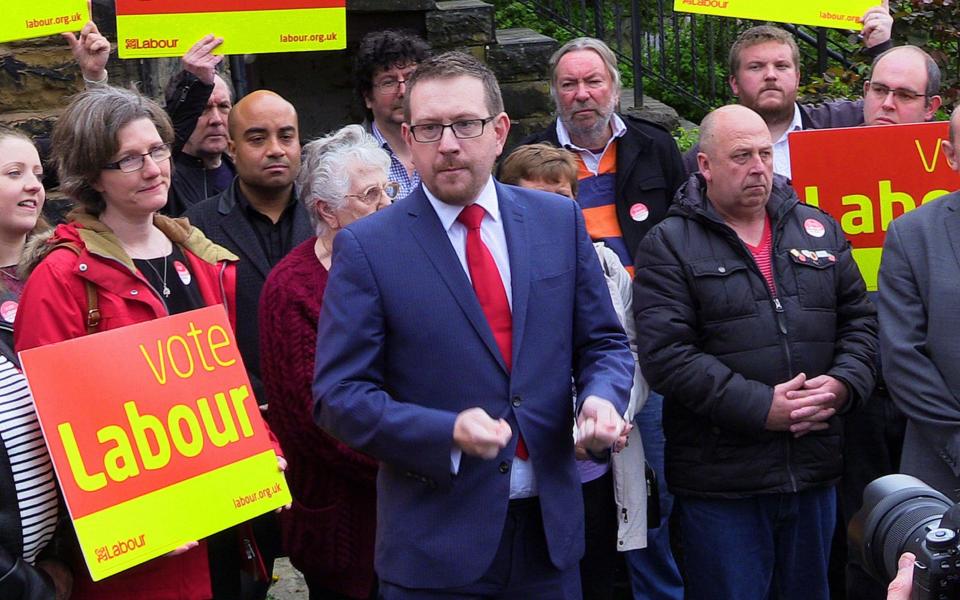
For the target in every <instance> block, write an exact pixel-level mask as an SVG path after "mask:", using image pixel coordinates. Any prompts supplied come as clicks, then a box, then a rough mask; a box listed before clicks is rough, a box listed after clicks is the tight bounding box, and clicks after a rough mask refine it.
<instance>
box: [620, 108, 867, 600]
mask: <svg viewBox="0 0 960 600" xmlns="http://www.w3.org/2000/svg"><path fill="white" fill-rule="evenodd" d="M701 148H702V151H701V153H700V155H699V162H700V165H699V166H700V173H697V174H696V175H693V176H691V178H690V179H689V180H688V182H687V184H686V185H685V186H684V187H682V188H681V189H680V192H678V194H677V198H676V201H675V204H674V206H673V207H671V209H670V212H669V213H668V216H667V218H666V219H665V220H664V221H662V222H661V223H660V224H659V225H658V226H656V227H655V228H653V229H652V230H651V231H650V233H648V234H647V236H646V237H645V238H644V239H643V241H642V242H641V244H640V247H639V250H638V252H637V261H636V280H635V288H634V295H635V299H634V311H635V315H636V320H637V331H638V333H639V335H638V343H639V345H640V363H641V366H642V368H643V373H644V375H645V376H646V377H647V379H648V380H649V381H650V383H651V385H652V386H653V387H654V388H655V389H657V390H660V391H661V393H663V395H664V397H665V401H664V415H663V426H664V430H665V433H666V437H667V447H666V463H667V480H668V481H669V484H670V489H671V491H672V492H673V493H674V494H675V495H676V496H677V503H676V507H677V508H678V509H679V516H680V521H681V529H682V531H683V532H684V539H683V548H684V556H685V562H686V565H687V567H688V569H691V568H692V569H695V573H691V575H694V576H691V577H688V578H686V584H687V590H686V591H687V597H688V598H693V599H697V598H764V597H778V598H781V599H784V598H798V599H799V598H803V599H804V600H809V599H815V598H823V599H824V600H825V599H826V598H828V597H829V592H828V589H827V563H828V558H829V550H830V541H831V537H832V533H833V529H834V523H835V519H836V516H835V514H836V498H835V491H834V484H835V483H836V481H837V479H839V477H840V473H841V464H842V458H841V455H840V448H841V433H840V432H841V426H840V422H839V419H838V418H837V414H838V413H844V412H846V411H849V410H850V409H851V408H852V407H854V406H856V405H858V404H859V403H861V402H862V401H863V399H865V398H867V397H868V396H869V394H870V391H871V389H872V387H873V383H874V356H875V354H876V346H877V323H876V317H875V310H874V308H873V307H872V305H871V304H870V303H869V302H868V301H867V296H866V289H865V286H864V283H863V280H862V278H861V276H860V272H859V270H858V269H857V266H856V264H855V263H854V261H853V258H852V256H851V254H850V248H849V245H848V243H847V241H846V239H845V238H844V236H843V232H842V231H841V229H840V226H839V225H838V224H837V223H836V222H835V221H834V220H833V219H832V218H831V217H830V216H829V215H827V214H826V213H824V212H822V211H820V210H819V209H817V208H815V207H813V206H808V205H805V204H802V203H800V202H799V200H798V199H797V197H796V195H795V194H794V192H793V191H792V189H791V188H790V187H789V186H788V185H787V182H786V179H784V178H782V177H780V176H774V175H773V170H772V154H773V152H772V142H771V140H770V133H769V131H768V130H767V127H766V125H765V124H764V122H763V120H762V119H761V118H760V116H759V115H757V114H756V113H754V112H753V111H751V110H750V109H748V108H746V107H743V106H737V105H733V106H725V107H723V108H720V109H718V110H716V111H714V112H713V113H711V114H710V115H708V117H707V118H706V119H705V120H704V125H703V127H702V137H701Z"/></svg>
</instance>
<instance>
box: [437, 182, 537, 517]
mask: <svg viewBox="0 0 960 600" xmlns="http://www.w3.org/2000/svg"><path fill="white" fill-rule="evenodd" d="M423 191H424V193H425V194H426V196H427V200H429V202H430V205H431V206H432V207H433V210H434V211H435V212H436V213H437V217H439V218H440V223H441V224H442V225H443V229H444V231H446V232H447V237H449V238H450V244H451V245H452V246H453V250H454V251H455V252H456V253H457V258H459V259H460V266H462V267H463V271H464V273H466V274H467V279H470V269H469V268H468V267H467V227H466V226H465V225H464V224H463V223H460V222H459V221H457V217H458V216H460V212H461V211H462V210H463V207H462V206H455V205H452V204H446V203H444V202H443V201H442V200H439V199H437V197H436V196H434V195H433V194H431V193H430V190H428V189H427V186H426V185H424V186H423ZM474 203H475V204H479V205H480V206H482V207H483V209H484V210H485V211H486V214H485V215H484V216H483V221H481V222H480V238H481V239H482V240H483V243H484V244H486V246H487V249H488V250H490V254H491V255H493V260H494V262H495V263H497V270H498V271H500V278H501V279H503V288H504V289H505V290H506V292H507V302H508V303H509V304H510V309H511V310H512V309H513V290H512V289H511V279H510V254H509V252H508V251H507V236H506V234H505V233H504V231H503V219H502V218H501V216H500V204H499V202H498V200H497V188H496V187H495V186H494V184H493V177H492V176H491V177H490V179H489V180H487V184H486V185H485V186H484V187H483V190H482V191H481V192H480V195H479V196H478V197H477V199H476V200H475V201H474ZM471 283H472V280H471ZM492 416H493V415H491V417H492ZM517 433H518V432H517V431H514V432H513V435H517ZM462 455H463V451H462V450H460V448H456V447H455V448H452V449H451V451H450V468H451V471H452V472H453V473H454V474H456V473H457V472H458V471H459V470H460V458H461V457H462ZM536 495H537V478H536V475H535V474H534V472H533V465H532V464H531V463H530V461H529V460H520V459H519V458H514V460H513V466H512V468H511V469H510V498H511V499H515V498H527V497H530V496H536Z"/></svg>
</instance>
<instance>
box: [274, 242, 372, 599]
mask: <svg viewBox="0 0 960 600" xmlns="http://www.w3.org/2000/svg"><path fill="white" fill-rule="evenodd" d="M315 242H316V238H315V237H314V238H311V239H308V240H307V241H305V242H303V243H301V244H300V245H299V246H297V247H296V248H294V249H293V250H292V251H291V252H290V254H288V255H287V256H286V257H285V258H284V259H283V260H281V261H280V262H279V263H277V266H276V267H274V269H273V270H272V271H271V272H270V276H269V277H268V278H267V281H266V284H265V285H264V287H263V292H262V294H263V295H262V296H261V299H260V366H261V372H262V375H263V382H264V387H265V389H266V394H267V401H268V402H269V409H268V411H267V420H268V422H269V423H270V426H271V428H272V429H273V431H274V433H275V434H276V436H277V437H278V438H279V440H280V445H281V446H282V447H283V451H284V456H285V457H286V459H287V462H288V465H289V466H288V467H287V472H286V476H287V481H288V482H289V485H290V490H291V492H292V493H293V498H294V500H293V509H292V510H290V511H284V512H283V513H281V515H280V519H281V528H282V530H283V542H284V549H285V550H286V551H287V553H288V554H289V556H290V561H291V562H292V563H293V565H294V566H295V567H296V568H297V569H299V570H300V571H301V572H303V573H304V574H305V575H306V577H307V581H308V582H311V583H313V584H315V585H319V586H322V587H323V588H324V589H326V590H330V591H334V592H338V593H340V594H343V595H346V596H348V597H351V598H368V597H369V595H370V592H371V589H372V586H373V584H374V581H375V575H374V572H373V547H374V533H375V528H376V473H377V463H376V461H374V460H373V459H372V458H370V457H368V456H366V455H364V454H360V453H358V452H355V451H353V450H351V449H350V448H348V447H347V446H346V445H344V444H343V443H341V442H340V441H338V440H336V439H334V438H333V437H331V436H329V435H327V434H326V433H325V432H323V431H322V430H321V429H320V428H319V427H318V426H317V425H316V424H315V423H314V420H313V394H312V392H311V384H312V383H313V365H314V354H315V352H316V343H317V319H318V317H319V315H320V305H321V302H322V299H323V291H324V289H325V288H326V285H327V270H326V269H325V268H324V267H323V266H322V265H321V264H320V262H319V261H318V260H317V257H316V255H315V254H314V244H315Z"/></svg>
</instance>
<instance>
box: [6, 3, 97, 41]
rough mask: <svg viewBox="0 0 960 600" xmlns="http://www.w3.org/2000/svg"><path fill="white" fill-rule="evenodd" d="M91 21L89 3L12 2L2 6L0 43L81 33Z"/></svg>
mask: <svg viewBox="0 0 960 600" xmlns="http://www.w3.org/2000/svg"><path fill="white" fill-rule="evenodd" d="M89 20H90V6H89V5H88V4H87V0H30V1H29V2H26V1H24V2H21V1H20V0H10V1H9V2H4V3H3V18H0V42H8V41H11V40H24V39H27V38H35V37H43V36H45V35H52V34H54V33H61V32H64V31H80V29H81V28H82V27H83V24H84V23H86V22H87V21H89Z"/></svg>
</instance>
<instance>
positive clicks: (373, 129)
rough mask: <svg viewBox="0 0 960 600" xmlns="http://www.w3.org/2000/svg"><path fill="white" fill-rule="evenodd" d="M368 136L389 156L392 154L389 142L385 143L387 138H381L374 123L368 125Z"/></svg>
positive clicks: (378, 129) (381, 135)
mask: <svg viewBox="0 0 960 600" xmlns="http://www.w3.org/2000/svg"><path fill="white" fill-rule="evenodd" d="M370 135H372V136H373V137H374V139H376V140H377V143H378V144H380V147H381V148H383V149H384V150H386V151H387V152H388V153H390V154H391V155H392V154H393V148H391V147H390V142H388V141H387V138H385V137H383V134H382V133H380V128H379V127H377V122H376V121H371V123H370Z"/></svg>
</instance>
